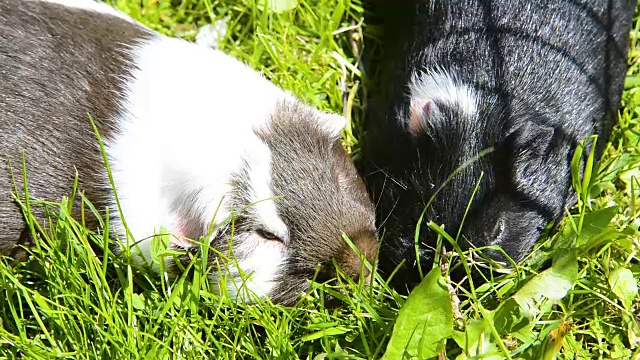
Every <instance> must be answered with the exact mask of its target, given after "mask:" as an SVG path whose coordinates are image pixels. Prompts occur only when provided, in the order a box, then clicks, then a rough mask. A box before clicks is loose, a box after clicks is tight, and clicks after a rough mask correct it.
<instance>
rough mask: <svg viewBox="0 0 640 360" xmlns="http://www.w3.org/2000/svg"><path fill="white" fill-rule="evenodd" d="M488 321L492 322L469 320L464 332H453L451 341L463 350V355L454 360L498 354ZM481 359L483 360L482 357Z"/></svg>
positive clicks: (484, 319) (483, 319)
mask: <svg viewBox="0 0 640 360" xmlns="http://www.w3.org/2000/svg"><path fill="white" fill-rule="evenodd" d="M489 321H492V319H486V318H482V319H471V320H470V321H469V323H468V324H467V326H466V328H465V331H464V332H461V331H454V332H453V340H455V342H456V343H457V344H458V346H460V348H462V350H463V353H462V354H460V355H458V357H456V360H465V359H468V358H469V356H471V357H473V356H476V355H486V354H489V353H499V349H498V346H497V345H496V343H495V341H494V339H493V336H492V334H491V328H490V326H489ZM489 358H490V357H489ZM500 358H502V357H501V356H498V359H500ZM483 359H485V358H484V357H483Z"/></svg>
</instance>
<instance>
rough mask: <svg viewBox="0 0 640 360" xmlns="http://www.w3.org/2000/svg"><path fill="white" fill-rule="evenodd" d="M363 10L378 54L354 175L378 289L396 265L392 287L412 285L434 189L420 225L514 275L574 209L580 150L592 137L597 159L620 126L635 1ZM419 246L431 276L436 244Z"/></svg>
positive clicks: (427, 240)
mask: <svg viewBox="0 0 640 360" xmlns="http://www.w3.org/2000/svg"><path fill="white" fill-rule="evenodd" d="M369 5H371V7H370V10H371V11H372V13H373V14H374V17H373V18H377V19H378V21H381V26H382V28H383V30H382V43H381V48H382V54H381V55H380V56H379V57H378V58H375V57H372V59H374V60H371V61H370V62H369V64H368V65H367V67H368V68H369V72H370V73H371V72H373V70H372V69H377V72H378V73H379V74H380V75H379V76H377V77H376V78H374V79H373V83H374V84H375V86H374V87H372V88H370V89H369V94H370V97H369V99H368V102H367V104H368V105H367V106H368V109H367V115H366V119H365V128H364V136H363V139H362V143H363V149H362V154H361V161H359V164H358V166H359V168H360V170H361V171H362V174H363V177H364V178H365V182H366V183H367V184H368V186H369V188H370V191H371V193H372V197H373V200H374V203H376V204H377V212H378V214H377V216H378V228H379V231H380V233H381V234H384V235H383V238H382V244H381V247H380V256H379V263H378V268H379V270H380V271H381V272H382V273H383V274H386V275H388V274H390V273H391V271H392V270H394V269H395V268H396V267H397V266H398V265H399V264H400V262H401V261H403V260H406V264H407V265H406V266H404V267H401V269H400V270H399V272H398V274H397V275H396V276H395V280H396V284H397V285H398V286H399V287H400V288H404V287H405V286H408V287H411V286H412V285H414V284H416V283H417V282H418V281H419V273H418V271H417V270H416V255H415V246H414V237H415V231H416V225H417V223H418V220H419V218H420V215H421V214H422V212H423V210H424V209H425V206H426V205H427V203H428V202H429V200H430V199H431V198H432V197H433V196H434V195H435V194H436V191H437V190H438V189H439V188H441V187H442V186H443V184H445V183H446V185H444V187H442V190H441V191H440V192H439V193H438V194H437V196H435V198H434V201H433V203H432V204H431V205H430V207H429V208H428V209H427V210H426V213H425V218H424V219H425V223H426V221H429V220H431V221H433V222H434V223H436V224H439V225H444V228H445V230H446V231H447V232H448V233H449V234H450V235H451V236H453V237H454V239H455V238H456V236H457V234H458V231H459V230H460V233H461V236H460V237H459V238H458V240H457V241H458V244H459V245H460V246H461V248H462V249H463V250H465V249H469V247H470V246H474V247H481V246H489V245H499V246H501V247H502V249H503V250H504V251H505V252H506V254H507V255H509V257H511V258H512V259H513V260H515V261H516V262H520V261H522V259H523V258H524V257H525V256H526V255H527V254H528V253H529V252H530V251H531V248H532V246H533V244H534V243H535V242H536V241H537V239H538V238H539V237H540V235H541V233H542V231H543V230H544V228H545V227H546V226H547V225H548V224H550V223H551V222H552V221H555V222H556V223H557V222H558V221H559V220H560V219H561V218H562V216H563V214H564V210H565V209H566V208H567V207H568V206H571V205H572V204H573V202H574V201H575V200H574V199H575V194H572V188H571V173H570V163H571V159H572V156H573V154H574V151H575V150H576V148H577V145H578V143H579V142H580V141H582V140H583V139H585V138H587V137H588V136H590V135H592V134H598V135H599V139H598V142H597V156H599V155H600V154H601V153H602V151H603V147H604V145H605V143H606V141H607V139H608V137H609V134H610V132H611V129H612V126H613V124H614V121H615V120H616V119H617V110H618V108H619V104H620V100H621V93H622V90H623V83H624V78H625V74H626V70H627V66H626V57H627V51H628V41H629V32H630V29H631V18H632V16H633V12H634V7H635V1H630V0H624V1H623V0H614V1H608V0H607V1H604V0H595V1H587V2H583V1H556V0H542V1H529V0H509V1H507V0H503V1H442V0H433V1H415V0H414V1H405V2H402V4H398V3H397V2H392V3H390V2H386V1H373V2H371V1H370V2H369ZM376 59H377V61H378V62H375V61H376ZM490 148H493V151H491V152H489V153H488V154H486V155H484V156H480V154H481V152H482V153H483V154H484V152H483V150H485V149H490ZM474 159H477V161H474ZM468 162H469V163H470V164H469V165H468V166H465V167H462V166H463V165H464V164H465V163H468ZM461 167H462V170H461V171H460V172H459V173H457V174H456V175H455V176H453V177H452V178H451V181H450V182H448V183H447V182H446V180H447V178H449V177H450V175H452V174H453V173H454V172H455V171H456V170H457V169H458V168H461ZM476 185H478V189H477V192H475V189H476ZM474 192H475V196H473V194H474ZM472 198H473V201H471V200H472ZM467 208H468V212H467ZM465 214H466V217H465ZM419 241H420V248H419V257H420V260H421V266H422V268H423V269H425V268H426V269H429V268H430V266H431V263H432V262H433V258H434V252H435V245H436V234H435V232H433V231H431V230H430V229H428V228H427V227H426V226H421V230H420V238H419ZM444 244H445V245H448V244H449V243H448V242H447V241H446V240H445V241H444ZM449 249H450V247H449ZM486 254H487V255H488V256H490V257H492V258H494V259H495V260H498V261H503V262H504V261H505V260H506V259H505V258H504V257H503V256H501V254H500V253H499V252H497V251H493V250H492V251H488V252H487V253H486Z"/></svg>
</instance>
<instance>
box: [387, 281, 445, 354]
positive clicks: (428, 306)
mask: <svg viewBox="0 0 640 360" xmlns="http://www.w3.org/2000/svg"><path fill="white" fill-rule="evenodd" d="M452 333H453V311H452V308H451V298H450V297H449V291H448V289H447V286H446V285H445V283H444V279H443V278H442V275H441V274H440V269H439V268H434V269H432V270H431V271H430V272H429V273H428V274H427V276H426V277H425V278H424V280H423V281H422V282H421V283H420V285H418V286H417V287H416V288H415V289H414V290H413V291H412V292H411V294H410V295H409V297H408V298H407V301H406V302H405V304H404V306H403V307H402V308H401V309H400V312H399V314H398V319H397V320H396V323H395V325H394V327H393V333H392V334H391V339H390V340H389V344H388V345H387V351H386V353H385V354H384V357H383V358H384V359H394V360H395V359H403V358H405V357H410V358H413V357H419V358H423V359H424V358H430V357H434V356H437V355H438V353H439V352H438V348H439V345H440V344H441V343H442V340H444V339H446V338H448V337H450V336H451V335H452Z"/></svg>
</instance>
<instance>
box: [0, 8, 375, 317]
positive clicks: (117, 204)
mask: <svg viewBox="0 0 640 360" xmlns="http://www.w3.org/2000/svg"><path fill="white" fill-rule="evenodd" d="M89 117H91V119H93V121H94V122H95V125H96V128H97V130H98V132H99V134H100V137H101V138H102V140H103V143H104V149H105V154H106V159H107V160H108V165H109V168H110V170H111V173H112V178H113V184H114V186H113V187H112V186H111V185H110V180H109V177H108V172H107V167H106V166H105V165H106V164H105V163H104V162H103V158H102V152H101V149H100V146H99V144H100V143H99V141H98V139H97V136H96V134H95V132H94V130H93V128H92V125H91V122H90V118H89ZM345 124H346V120H345V118H344V117H343V116H341V115H337V114H331V113H326V112H323V111H320V110H318V109H316V108H314V107H311V106H310V105H307V104H305V103H303V101H302V100H299V99H297V98H296V97H294V96H293V95H291V94H290V93H289V92H287V91H285V90H283V89H281V88H279V87H277V86H275V85H274V84H273V83H271V82H269V81H268V80H267V79H265V78H264V77H262V76H261V75H260V74H259V73H258V72H256V71H254V70H252V69H251V68H249V67H248V66H247V65H245V64H243V63H241V62H240V61H239V60H237V59H234V58H232V57H230V56H228V55H226V54H224V53H222V52H220V51H217V50H213V49H211V48H206V47H204V46H199V45H197V44H194V43H191V42H189V41H186V40H182V39H177V38H172V37H167V36H164V35H161V34H159V33H157V32H154V31H152V30H150V29H148V28H146V27H144V26H142V25H140V24H138V23H137V22H136V21H133V20H132V19H131V18H128V17H127V16H126V15H124V13H119V12H118V11H116V10H114V9H113V8H110V7H108V6H106V5H105V4H102V3H95V2H92V1H89V0H87V1H69V2H66V1H51V2H48V1H31V0H30V1H22V0H0V154H1V158H0V160H1V161H0V178H1V179H0V252H1V253H3V254H5V255H11V254H12V253H15V251H16V249H17V247H18V244H19V243H20V241H21V239H25V238H28V235H29V234H30V232H29V231H28V230H26V224H25V221H24V217H23V214H22V212H21V209H20V208H19V206H18V205H17V204H16V202H15V201H14V199H13V198H12V196H13V195H12V194H13V193H14V188H13V187H14V185H13V183H12V179H15V181H16V183H17V194H18V195H20V194H24V191H23V190H24V187H23V182H22V180H21V179H22V171H21V169H22V154H23V153H24V156H25V159H26V160H25V162H26V173H27V176H26V178H27V185H28V193H29V196H30V198H33V199H34V200H47V201H59V200H60V199H62V197H63V196H65V195H68V194H70V193H71V191H72V188H73V183H74V179H75V176H76V170H77V172H78V179H79V180H78V181H79V189H80V190H82V191H84V193H85V196H86V198H87V199H88V200H89V201H91V202H92V204H93V205H94V206H95V207H96V209H99V210H100V211H101V212H102V213H105V212H106V211H107V210H108V212H109V214H110V217H111V228H112V229H114V230H115V235H116V238H117V239H118V240H117V241H114V247H113V248H114V251H115V252H116V253H117V254H122V251H123V250H122V249H123V246H119V245H118V244H119V243H118V241H119V242H120V243H121V244H122V245H127V244H129V245H131V244H135V245H133V246H132V248H131V249H132V250H131V251H132V254H135V256H134V260H135V262H136V263H137V264H139V265H141V266H145V265H150V263H151V256H150V246H151V239H152V238H153V236H154V235H155V234H157V233H158V232H160V231H164V230H166V231H168V232H169V233H170V234H171V244H170V248H171V249H178V250H185V251H187V252H195V251H196V250H197V249H199V246H200V245H199V243H198V240H199V239H200V238H202V237H204V239H206V241H208V242H209V243H210V245H211V249H210V250H209V254H211V256H210V258H209V259H208V260H209V262H210V265H211V266H210V267H211V268H213V269H214V270H213V271H212V272H211V273H210V274H209V279H210V281H211V284H212V285H213V286H212V288H213V289H214V290H215V289H218V291H220V290H222V289H224V288H226V290H227V293H228V294H229V296H231V297H235V298H238V299H240V300H243V301H244V300H246V301H247V302H250V301H253V300H252V299H254V297H253V296H251V297H250V298H249V297H245V296H244V295H243V294H247V293H246V292H242V293H240V290H241V289H240V287H241V286H240V285H241V284H242V283H243V278H242V276H241V272H244V273H246V274H247V275H248V276H249V279H248V280H247V282H246V284H247V286H246V288H248V289H249V290H251V292H252V293H253V294H255V295H256V296H258V297H260V298H269V299H270V300H271V301H273V302H275V303H280V304H284V305H290V304H292V303H294V302H296V301H297V300H298V299H299V295H300V293H303V292H305V291H307V290H308V289H309V280H311V279H312V278H313V277H314V276H315V275H316V270H317V269H321V270H320V274H324V275H325V276H330V275H331V276H332V275H334V274H335V267H334V266H333V265H335V264H337V265H338V266H339V268H340V269H341V271H342V272H343V273H344V274H346V275H348V276H353V277H360V276H364V277H365V280H366V279H370V277H371V272H370V271H369V269H371V268H370V267H369V268H367V267H365V266H364V264H363V261H362V259H363V256H364V259H367V261H369V262H371V263H372V264H373V261H374V258H375V256H376V253H377V246H378V245H377V244H378V242H377V235H376V228H375V210H374V207H373V205H372V203H371V201H370V199H369V197H368V195H367V191H366V188H365V186H364V182H363V181H362V179H361V178H360V177H359V175H358V173H357V171H356V168H355V166H354V164H353V162H352V161H351V159H350V157H349V155H348V154H347V153H346V151H345V150H344V148H343V147H342V145H341V141H340V134H341V131H342V129H343V127H344V126H345ZM114 189H115V192H114ZM34 200H32V203H34V204H35V201H34ZM23 201H24V200H23ZM74 210H75V213H74V216H79V215H81V210H80V208H79V206H75V209H74ZM33 211H34V214H36V216H37V217H38V218H39V219H44V210H43V209H40V208H37V207H34V209H33ZM231 218H233V226H230V222H229V219H231ZM89 220H91V219H89ZM89 220H87V222H88V224H89V226H90V228H92V229H96V230H97V228H98V226H99V225H98V222H97V221H96V219H93V220H91V221H89ZM42 221H45V220H42ZM225 224H227V225H225ZM209 229H214V230H213V232H212V233H210V232H209V231H210V230H209ZM343 234H344V235H346V236H348V237H349V239H350V240H351V241H352V243H353V245H355V247H357V248H358V250H359V251H358V252H359V253H360V254H357V252H356V251H354V250H353V248H352V247H351V245H350V244H348V242H346V241H345V240H344V238H343ZM230 240H231V244H232V246H231V247H232V250H233V253H234V256H235V258H236V259H237V263H235V262H232V263H230V264H229V265H223V264H220V265H221V266H223V267H222V270H223V271H224V274H222V273H218V272H217V270H216V269H219V267H218V263H217V261H219V260H221V258H220V257H219V256H220V255H219V254H222V255H223V256H229V255H230V254H229V243H230ZM165 265H166V269H168V272H169V273H170V274H172V272H176V271H179V270H178V269H179V266H178V265H179V263H178V262H176V260H174V259H170V258H167V259H165ZM362 267H364V273H363V272H362ZM152 268H153V269H156V270H157V269H158V267H157V266H155V265H154V266H152ZM222 275H226V276H222ZM222 278H226V279H227V281H226V282H224V283H223V282H222V281H221V279H222Z"/></svg>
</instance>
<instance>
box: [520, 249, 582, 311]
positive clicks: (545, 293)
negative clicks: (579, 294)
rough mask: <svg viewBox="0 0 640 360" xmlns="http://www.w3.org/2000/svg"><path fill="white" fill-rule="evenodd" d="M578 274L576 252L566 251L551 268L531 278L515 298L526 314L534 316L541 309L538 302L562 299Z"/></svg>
mask: <svg viewBox="0 0 640 360" xmlns="http://www.w3.org/2000/svg"><path fill="white" fill-rule="evenodd" d="M577 276H578V261H577V259H576V256H575V253H574V252H573V251H566V252H565V253H564V254H563V255H561V256H560V257H559V258H557V259H556V260H555V261H554V264H553V265H552V266H551V268H549V269H547V270H545V271H543V272H541V273H540V274H538V275H537V276H535V277H534V278H533V279H531V280H530V281H529V282H528V283H527V284H525V285H524V286H523V287H522V289H520V290H519V291H518V292H517V293H516V294H515V295H514V296H513V298H514V299H515V300H516V301H517V302H518V304H520V306H521V310H522V314H523V315H524V316H527V317H533V316H534V315H535V314H536V313H538V311H539V310H538V304H539V303H540V302H541V301H543V300H544V299H548V300H551V301H555V300H560V299H562V298H563V297H564V296H565V295H566V294H567V292H568V291H569V290H570V289H571V286H573V282H574V280H575V279H576V277H577Z"/></svg>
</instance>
